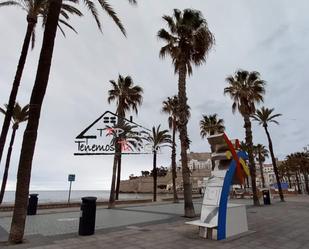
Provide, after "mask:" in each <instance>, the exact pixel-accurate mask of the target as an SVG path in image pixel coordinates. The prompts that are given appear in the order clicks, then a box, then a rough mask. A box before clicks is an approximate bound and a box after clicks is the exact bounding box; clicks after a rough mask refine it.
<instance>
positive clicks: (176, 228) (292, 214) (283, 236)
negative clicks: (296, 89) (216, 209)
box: [0, 197, 309, 249]
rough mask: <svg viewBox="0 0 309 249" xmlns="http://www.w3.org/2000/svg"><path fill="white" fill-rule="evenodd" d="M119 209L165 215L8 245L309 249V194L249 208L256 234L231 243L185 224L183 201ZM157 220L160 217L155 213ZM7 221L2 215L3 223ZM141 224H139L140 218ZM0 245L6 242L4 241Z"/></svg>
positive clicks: (64, 248)
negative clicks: (203, 234) (89, 233)
mask: <svg viewBox="0 0 309 249" xmlns="http://www.w3.org/2000/svg"><path fill="white" fill-rule="evenodd" d="M117 211H123V212H126V213H127V215H128V216H130V214H131V215H132V216H134V217H135V216H136V215H137V214H136V213H139V214H142V213H144V214H147V215H155V214H156V215H158V216H159V217H161V215H165V216H168V217H165V218H163V217H161V218H162V219H159V220H157V219H153V220H152V221H149V222H143V223H139V224H133V223H132V225H129V224H125V225H122V226H119V227H117V228H116V227H114V228H105V229H100V230H98V231H97V233H96V234H95V235H93V236H88V237H78V236H77V235H76V234H69V235H56V236H37V235H36V236H34V237H28V241H30V242H28V243H24V244H22V245H18V246H10V247H8V248H12V249H13V248H14V249H15V248H16V249H21V248H35V249H39V248H42V249H43V248H44V249H58V248H59V249H88V248H89V249H92V248H93V249H94V248H113V249H114V248H115V249H118V248H119V249H122V248H126V249H133V248H135V249H138V248H140V249H141V248H146V249H148V248H149V249H154V248H158V249H161V248H170V249H174V248H175V249H176V248H177V249H182V248H190V249H191V248H192V249H198V248H211V249H232V248H238V249H244V248H250V249H255V248H259V249H266V248H269V249H277V248H280V249H308V248H309V198H308V197H301V198H295V199H290V200H289V199H288V201H287V202H285V203H278V202H276V203H274V204H273V205H271V206H262V207H252V206H250V207H248V210H247V213H248V223H249V229H250V230H251V233H248V234H247V235H245V236H242V237H240V238H234V239H233V240H232V239H230V240H226V241H209V240H204V239H201V238H199V237H198V228H196V227H193V226H189V225H184V221H185V219H184V218H182V217H181V216H180V215H179V214H178V213H179V211H181V204H178V205H177V204H166V205H158V206H152V205H148V206H145V207H130V208H126V209H121V210H117ZM42 217H43V216H42ZM154 218H155V217H154ZM1 222H2V220H1V219H0V225H1V224H2V223H1ZM136 223H138V222H136ZM0 247H1V245H0Z"/></svg>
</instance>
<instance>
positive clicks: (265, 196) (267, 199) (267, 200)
mask: <svg viewBox="0 0 309 249" xmlns="http://www.w3.org/2000/svg"><path fill="white" fill-rule="evenodd" d="M262 193H263V202H264V205H270V193H269V190H263V191H262Z"/></svg>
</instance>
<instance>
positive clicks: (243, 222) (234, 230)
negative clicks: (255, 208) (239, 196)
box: [226, 203, 248, 238]
mask: <svg viewBox="0 0 309 249" xmlns="http://www.w3.org/2000/svg"><path fill="white" fill-rule="evenodd" d="M247 231H248V222H247V211H246V205H241V204H233V203H229V204H228V205H227V214H226V238H229V237H232V236H235V235H239V234H241V233H245V232H247Z"/></svg>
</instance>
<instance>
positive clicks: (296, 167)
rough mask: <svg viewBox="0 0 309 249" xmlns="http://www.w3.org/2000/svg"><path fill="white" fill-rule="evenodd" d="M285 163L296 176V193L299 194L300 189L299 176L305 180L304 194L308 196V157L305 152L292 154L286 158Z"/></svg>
mask: <svg viewBox="0 0 309 249" xmlns="http://www.w3.org/2000/svg"><path fill="white" fill-rule="evenodd" d="M286 163H287V164H288V165H289V168H290V169H291V171H292V172H294V173H295V176H296V182H297V186H298V193H300V194H301V188H300V180H301V174H302V175H303V177H304V180H305V188H306V192H307V194H308V195H309V179H308V175H309V156H308V153H306V152H296V153H292V154H290V155H288V156H287V160H286Z"/></svg>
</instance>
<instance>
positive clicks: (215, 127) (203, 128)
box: [200, 113, 225, 169]
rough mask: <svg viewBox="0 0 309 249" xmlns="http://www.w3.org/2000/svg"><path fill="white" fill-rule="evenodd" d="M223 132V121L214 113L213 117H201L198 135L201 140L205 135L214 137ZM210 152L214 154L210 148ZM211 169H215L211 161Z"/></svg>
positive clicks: (213, 162)
mask: <svg viewBox="0 0 309 249" xmlns="http://www.w3.org/2000/svg"><path fill="white" fill-rule="evenodd" d="M224 130H225V127H224V120H223V119H221V118H219V119H218V115H217V114H216V113H215V114H213V115H209V116H207V115H203V118H202V120H201V121H200V134H201V137H202V138H205V137H206V136H207V135H210V136H212V135H214V134H218V133H223V132H224ZM210 149H211V152H212V153H213V152H214V148H213V147H212V146H211V148H210ZM211 164H212V169H214V168H215V161H214V160H211Z"/></svg>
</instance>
